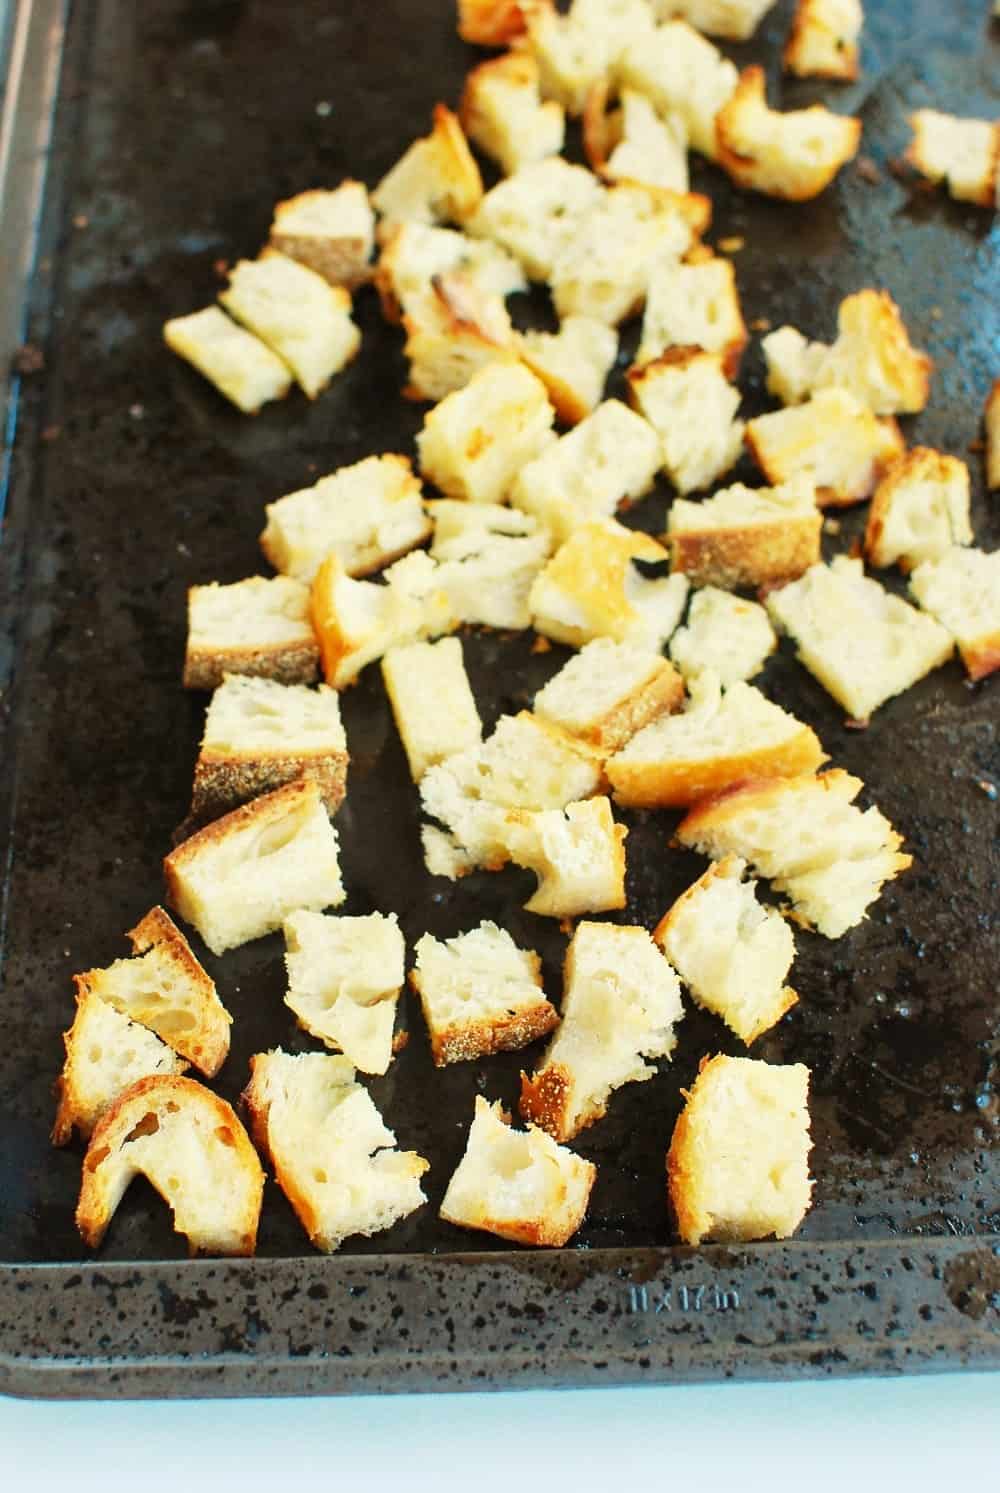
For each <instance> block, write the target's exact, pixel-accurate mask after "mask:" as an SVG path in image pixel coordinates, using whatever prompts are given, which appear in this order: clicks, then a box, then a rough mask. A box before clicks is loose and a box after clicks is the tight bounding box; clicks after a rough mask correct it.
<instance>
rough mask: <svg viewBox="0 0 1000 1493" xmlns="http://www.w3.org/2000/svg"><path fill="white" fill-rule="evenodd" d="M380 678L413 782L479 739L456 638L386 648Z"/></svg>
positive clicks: (480, 730)
mask: <svg viewBox="0 0 1000 1493" xmlns="http://www.w3.org/2000/svg"><path fill="white" fill-rule="evenodd" d="M382 678H383V679H384V681H385V690H386V694H387V695H388V696H389V704H390V705H391V706H392V715H393V719H394V720H395V722H396V730H397V731H398V732H399V737H400V740H401V741H402V743H403V750H404V751H405V752H406V760H407V762H408V763H409V765H410V776H411V777H412V778H413V781H414V782H415V783H419V782H420V779H421V778H422V777H423V775H424V773H425V772H426V771H427V769H428V768H429V767H433V766H434V765H435V763H437V762H443V761H444V759H445V757H450V756H452V755H453V754H454V753H455V752H461V751H464V750H465V749H466V748H467V747H475V746H477V745H478V744H479V742H480V741H481V740H482V733H483V727H482V722H481V721H480V719H479V711H478V710H477V709H476V702H475V699H474V698H473V694H472V688H471V686H470V684H469V676H468V674H467V673H466V672H465V663H464V660H463V658H462V644H461V642H460V641H459V639H458V638H441V640H440V641H439V642H437V643H403V644H400V645H399V646H398V647H396V648H390V649H389V651H388V653H386V654H385V656H384V658H383V659H382Z"/></svg>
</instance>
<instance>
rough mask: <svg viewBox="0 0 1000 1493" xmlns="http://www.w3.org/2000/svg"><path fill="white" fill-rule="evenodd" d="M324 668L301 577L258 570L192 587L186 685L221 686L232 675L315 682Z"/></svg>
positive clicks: (284, 681)
mask: <svg viewBox="0 0 1000 1493" xmlns="http://www.w3.org/2000/svg"><path fill="white" fill-rule="evenodd" d="M318 673H319V644H318V643H317V641H316V635H315V633H314V632H313V627H312V623H311V621H310V620H309V588H308V586H304V585H303V584H302V583H301V581H296V580H293V579H292V578H291V576H286V575H277V576H273V577H272V578H271V579H267V578H266V577H264V576H259V575H255V576H250V577H249V578H248V579H247V580H245V581H236V582H235V583H234V584H233V585H227V586H221V585H219V584H218V583H217V582H215V581H212V582H210V583H209V584H208V585H205V586H191V587H190V589H189V590H188V639H187V651H186V653H185V656H184V688H185V689H208V690H212V689H218V687H219V685H220V684H221V683H222V680H223V676H224V675H226V674H253V675H255V676H257V677H259V678H264V679H275V680H277V681H278V682H279V683H280V684H312V683H313V681H314V680H315V678H316V676H317V674H318Z"/></svg>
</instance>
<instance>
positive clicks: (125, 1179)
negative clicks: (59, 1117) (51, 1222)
mask: <svg viewBox="0 0 1000 1493" xmlns="http://www.w3.org/2000/svg"><path fill="white" fill-rule="evenodd" d="M140 1176H141V1177H145V1178H146V1180H147V1181H148V1182H149V1183H150V1185H151V1186H152V1187H154V1188H155V1189H156V1191H157V1192H158V1193H159V1194H160V1196H161V1197H162V1198H163V1200H164V1202H165V1203H166V1204H167V1205H168V1206H169V1208H170V1210H171V1212H172V1213H173V1215H174V1229H175V1231H176V1232H177V1233H178V1234H184V1235H186V1237H187V1241H188V1244H189V1246H190V1248H191V1252H192V1253H193V1254H212V1255H252V1254H253V1252H254V1249H255V1248H256V1244H257V1225H258V1222H259V1220H260V1205H261V1199H262V1197H263V1193H264V1172H263V1169H262V1167H261V1164H260V1162H259V1160H258V1159H257V1153H256V1151H255V1150H254V1148H253V1146H252V1144H251V1142H250V1137H249V1136H248V1135H247V1133H246V1131H245V1130H244V1129H243V1126H242V1125H241V1124H240V1122H239V1120H238V1119H237V1118H236V1115H235V1114H234V1112H233V1110H232V1108H231V1106H230V1105H228V1104H227V1103H226V1101H225V1100H224V1099H220V1098H219V1096H218V1095H217V1094H213V1093H212V1092H211V1091H210V1090H209V1089H206V1088H204V1087H203V1086H202V1085H201V1084H200V1083H195V1082H194V1080H193V1079H190V1078H183V1077H179V1076H177V1075H173V1074H172V1075H156V1076H153V1077H150V1078H140V1079H139V1081H138V1082H137V1083H134V1084H132V1086H131V1087H130V1088H127V1089H126V1090H125V1091H124V1093H122V1094H120V1095H119V1096H118V1098H117V1099H116V1100H115V1102H114V1103H113V1104H112V1105H111V1107H110V1109H108V1110H106V1111H105V1113H104V1114H103V1115H102V1117H101V1119H100V1120H99V1121H98V1123H97V1126H96V1128H95V1130H94V1133H93V1135H92V1136H91V1138H90V1145H89V1146H88V1148H87V1154H86V1156H85V1157H84V1160H83V1182H82V1185H81V1187H80V1201H79V1203H78V1205H77V1210H76V1225H77V1228H78V1229H79V1230H80V1233H81V1234H82V1236H83V1239H84V1242H85V1243H86V1244H88V1245H89V1246H90V1248H91V1249H96V1248H97V1247H98V1245H99V1244H100V1243H101V1240H102V1239H103V1238H104V1235H105V1233H106V1232H107V1228H108V1224H109V1223H110V1222H111V1219H112V1217H113V1215H114V1212H115V1209H116V1208H117V1207H118V1204H119V1203H120V1202H121V1200H122V1198H123V1197H124V1195H125V1192H126V1189H127V1188H128V1185H129V1183H130V1182H131V1181H132V1179H133V1178H134V1177H140Z"/></svg>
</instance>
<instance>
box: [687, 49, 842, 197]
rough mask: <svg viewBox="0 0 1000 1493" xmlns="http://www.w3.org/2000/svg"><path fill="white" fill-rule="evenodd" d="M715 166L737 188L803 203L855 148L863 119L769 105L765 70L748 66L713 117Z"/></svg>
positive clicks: (828, 180)
mask: <svg viewBox="0 0 1000 1493" xmlns="http://www.w3.org/2000/svg"><path fill="white" fill-rule="evenodd" d="M715 131H716V139H717V142H718V161H719V165H720V166H722V168H723V169H724V170H725V171H726V172H727V173H728V174H729V175H730V176H731V177H732V179H733V181H735V182H736V183H737V185H739V186H741V187H749V188H750V189H751V191H754V192H763V193H764V194H765V195H766V196H768V197H784V198H787V199H789V200H790V201H792V202H807V201H808V200H809V199H810V198H812V197H818V196H819V194H820V192H822V191H824V190H825V189H826V188H827V187H828V186H829V185H830V183H831V182H832V181H833V179H834V177H835V176H836V175H837V172H838V171H839V170H840V169H841V167H842V166H844V165H846V164H847V162H848V161H850V160H852V159H853V158H854V156H856V155H857V153H858V146H859V145H860V144H861V120H860V119H851V118H847V117H845V116H844V115H842V114H832V113H831V112H830V110H829V109H826V108H824V107H823V105H822V104H813V105H812V106H811V107H810V108H808V109H789V110H788V111H787V112H785V113H782V112H781V111H780V110H777V109H771V108H769V107H768V103H767V96H766V92H765V87H764V69H763V68H762V67H748V68H745V69H744V71H743V72H742V73H741V74H740V81H739V84H738V86H737V89H736V92H735V93H734V94H733V96H732V98H731V99H730V100H729V102H728V103H726V104H725V105H724V106H723V107H722V108H721V109H720V110H719V115H718V118H717V119H716V121H715Z"/></svg>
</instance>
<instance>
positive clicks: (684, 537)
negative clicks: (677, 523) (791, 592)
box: [664, 511, 823, 591]
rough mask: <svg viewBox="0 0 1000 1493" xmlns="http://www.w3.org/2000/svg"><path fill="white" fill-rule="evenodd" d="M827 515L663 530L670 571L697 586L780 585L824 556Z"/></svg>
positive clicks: (796, 576)
mask: <svg viewBox="0 0 1000 1493" xmlns="http://www.w3.org/2000/svg"><path fill="white" fill-rule="evenodd" d="M822 528H823V519H822V516H821V515H820V513H819V512H818V511H817V512H816V513H815V514H812V513H809V514H805V515H803V517H801V518H794V519H787V520H784V521H783V522H781V523H773V524H748V525H746V526H744V527H736V528H732V529H703V530H702V531H701V532H700V533H697V532H690V533H683V532H682V533H679V534H666V535H664V543H665V544H666V545H668V546H669V549H670V557H671V559H670V564H671V569H672V570H682V571H683V572H684V574H685V575H687V576H688V577H689V578H690V580H691V583H692V584H693V585H695V586H719V587H721V588H722V589H723V590H725V591H731V590H733V589H734V588H735V587H738V586H765V587H768V588H770V587H772V586H779V585H783V584H784V583H785V582H786V581H794V580H797V579H798V577H799V576H800V575H803V574H804V573H805V572H806V571H807V570H808V569H809V567H810V565H815V564H817V563H818V561H819V559H820V535H821V533H822Z"/></svg>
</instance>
